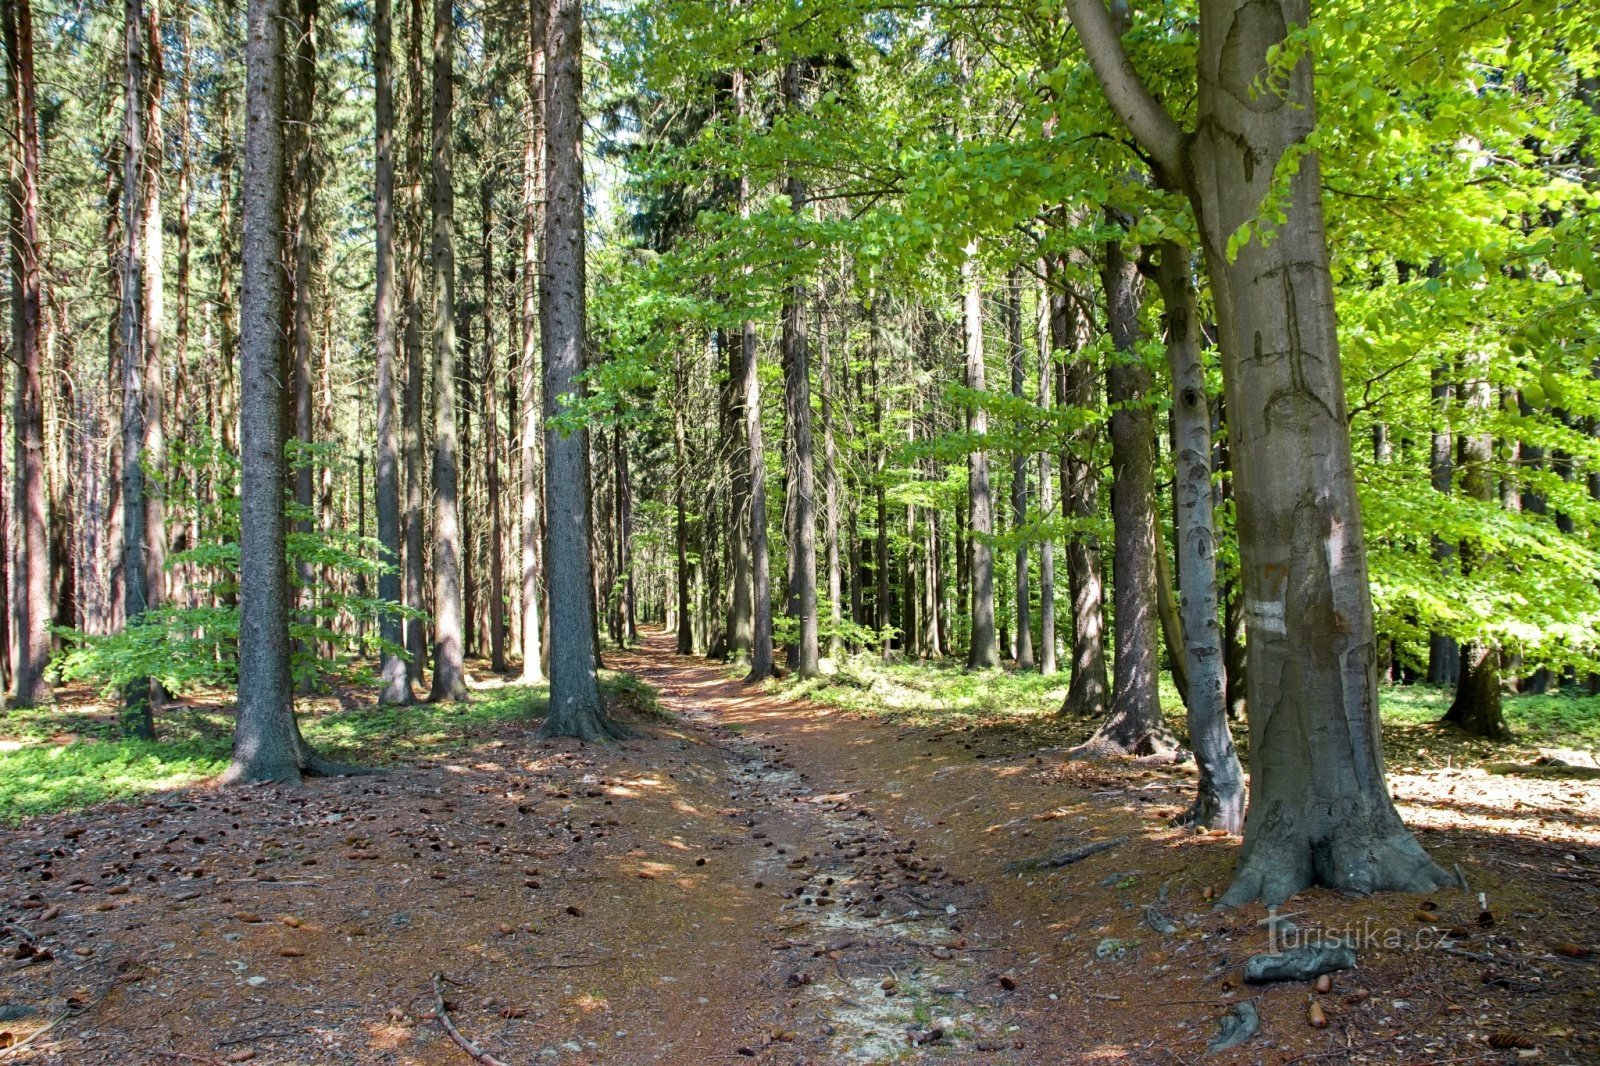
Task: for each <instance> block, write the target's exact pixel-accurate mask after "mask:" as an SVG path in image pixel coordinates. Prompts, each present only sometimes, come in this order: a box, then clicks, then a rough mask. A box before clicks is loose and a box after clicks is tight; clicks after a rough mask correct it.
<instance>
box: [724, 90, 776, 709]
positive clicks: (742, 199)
mask: <svg viewBox="0 0 1600 1066" xmlns="http://www.w3.org/2000/svg"><path fill="white" fill-rule="evenodd" d="M748 77H749V76H748V75H747V74H746V73H745V72H744V71H742V70H739V71H735V72H734V75H733V95H734V101H735V107H736V108H737V109H738V111H739V114H740V115H741V116H743V115H744V113H745V108H746V107H747V106H748V105H747V101H746V98H745V94H746V92H747V81H748ZM739 214H740V217H742V218H746V219H748V218H749V217H750V176H749V174H747V173H743V172H741V173H740V175H739ZM744 269H745V272H746V273H747V274H748V273H749V272H750V268H749V267H745V268H744ZM740 353H741V354H740V378H741V380H742V381H743V383H744V389H743V392H744V426H745V444H746V447H747V448H748V449H749V452H750V598H751V602H752V605H753V607H754V625H753V628H752V631H751V646H750V672H749V673H748V674H746V675H745V680H746V681H764V680H765V679H767V678H769V677H771V676H772V577H771V572H770V568H769V563H768V556H767V457H766V449H765V447H764V446H763V443H762V437H761V375H760V373H759V370H760V367H759V364H758V363H757V353H756V324H755V323H754V322H753V321H750V320H749V319H746V320H745V322H744V323H743V325H742V327H741V330H740Z"/></svg>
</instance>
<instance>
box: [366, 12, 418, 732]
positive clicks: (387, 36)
mask: <svg viewBox="0 0 1600 1066" xmlns="http://www.w3.org/2000/svg"><path fill="white" fill-rule="evenodd" d="M390 9H391V3H390V0H374V6H373V13H372V36H373V41H372V48H373V73H374V80H375V86H376V88H375V93H376V103H375V110H376V120H375V136H374V142H375V147H376V152H377V160H376V167H377V176H376V180H375V183H374V197H373V200H374V204H375V207H376V213H377V230H378V232H377V286H376V289H377V291H376V295H375V306H374V309H373V318H374V321H375V322H376V325H377V338H376V343H375V348H376V352H377V360H378V368H377V373H378V382H377V390H378V419H377V421H378V463H377V466H378V471H377V475H378V483H377V486H376V489H377V505H378V543H379V544H380V545H382V548H383V557H382V562H383V563H384V565H385V570H384V571H383V573H381V574H379V575H378V598H379V599H380V600H382V601H383V602H384V603H386V604H391V605H394V606H398V605H399V603H400V468H399V456H398V454H397V453H396V447H395V432H394V416H395V387H394V386H395V323H394V310H395V308H394V91H393V82H394V78H393V75H392V73H391V71H392V66H393V62H394V51H393V44H392V40H391V38H392V32H393V31H392V26H391V18H390ZM378 636H379V639H381V640H382V641H383V642H384V644H385V648H384V650H383V651H382V653H381V655H382V658H381V660H380V667H379V675H380V679H381V680H380V683H379V684H380V687H379V689H378V702H380V703H394V704H406V703H410V702H411V698H412V697H411V678H410V676H409V675H408V673H407V671H406V663H405V660H404V659H403V658H401V657H400V654H399V652H400V648H401V641H402V640H404V634H403V633H402V632H401V625H400V617H399V615H397V614H395V613H393V611H385V612H384V613H383V614H382V616H381V617H380V620H379V623H378Z"/></svg>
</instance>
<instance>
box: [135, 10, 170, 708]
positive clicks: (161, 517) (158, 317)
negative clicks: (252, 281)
mask: <svg viewBox="0 0 1600 1066" xmlns="http://www.w3.org/2000/svg"><path fill="white" fill-rule="evenodd" d="M146 33H147V36H148V42H149V53H148V57H149V58H148V62H147V64H146V73H147V75H148V82H147V85H146V89H145V98H144V101H145V102H144V107H145V121H144V164H143V173H142V174H141V175H140V181H141V182H142V183H143V196H144V212H143V221H144V230H145V240H144V259H143V262H142V264H141V266H142V268H143V270H144V289H143V296H144V314H143V320H142V323H141V324H142V326H143V329H144V352H143V356H142V358H143V369H142V373H143V374H144V386H143V400H144V425H143V427H142V430H143V437H142V439H141V441H140V448H141V450H142V455H141V459H140V461H141V462H142V463H143V464H144V466H145V468H146V469H148V470H153V471H156V473H157V476H156V478H155V479H153V480H152V479H150V478H148V477H147V478H145V479H144V605H145V609H146V610H149V609H150V608H152V607H159V606H160V605H161V603H162V602H163V601H164V600H165V598H166V597H165V585H166V574H167V514H166V490H165V489H164V488H163V484H162V483H163V479H164V476H165V474H166V472H167V470H166V466H167V441H166V430H165V422H164V418H163V412H162V405H163V402H164V400H165V398H166V397H165V392H166V386H165V382H164V380H163V378H164V370H165V365H164V363H163V358H164V347H163V346H164V341H165V330H166V284H165V281H164V275H163V263H164V259H165V256H164V254H163V252H162V247H163V235H164V233H165V227H164V226H163V225H162V221H161V170H162V163H163V162H164V160H165V142H164V138H163V136H162V129H161V99H162V95H163V91H164V89H165V85H166V78H165V76H164V73H165V71H164V62H165V61H164V59H163V57H162V48H161V3H160V0H150V6H149V8H148V9H147V12H146ZM151 694H152V698H153V699H160V698H161V697H162V691H161V687H160V686H159V685H155V684H153V685H152V688H151Z"/></svg>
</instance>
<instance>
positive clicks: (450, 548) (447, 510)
mask: <svg viewBox="0 0 1600 1066" xmlns="http://www.w3.org/2000/svg"><path fill="white" fill-rule="evenodd" d="M454 67H455V4H454V2H453V0H434V4H433V625H434V633H433V688H432V691H431V694H430V697H429V698H430V699H433V700H435V701H439V700H464V699H466V698H467V671H466V664H465V652H466V649H465V646H464V644H463V639H462V638H463V619H462V616H461V510H460V507H461V500H460V480H459V479H460V466H459V457H458V455H457V452H456V447H457V441H456V232H455V189H454V186H453V182H454V179H455V163H454V157H455V151H454V139H455V88H454V84H453V79H454Z"/></svg>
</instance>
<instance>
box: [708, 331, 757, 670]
mask: <svg viewBox="0 0 1600 1066" xmlns="http://www.w3.org/2000/svg"><path fill="white" fill-rule="evenodd" d="M717 351H718V352H719V353H720V354H721V355H722V357H723V361H724V363H725V366H726V370H725V378H726V383H725V385H724V386H723V389H722V424H723V427H724V434H723V436H724V441H723V447H724V449H725V453H724V454H726V456H727V459H728V481H729V490H728V498H729V506H728V563H729V570H730V578H731V587H730V590H729V596H728V658H729V659H730V660H732V661H733V662H737V663H745V662H748V661H749V659H750V643H751V639H752V632H753V627H754V604H753V602H752V601H751V596H750V446H749V442H748V436H747V432H746V429H745V417H744V390H743V388H742V387H741V386H742V384H743V380H742V374H741V355H742V353H741V352H740V349H739V348H738V347H736V346H735V345H733V344H732V343H730V341H729V339H728V334H727V331H726V330H722V329H719V330H717Z"/></svg>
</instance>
